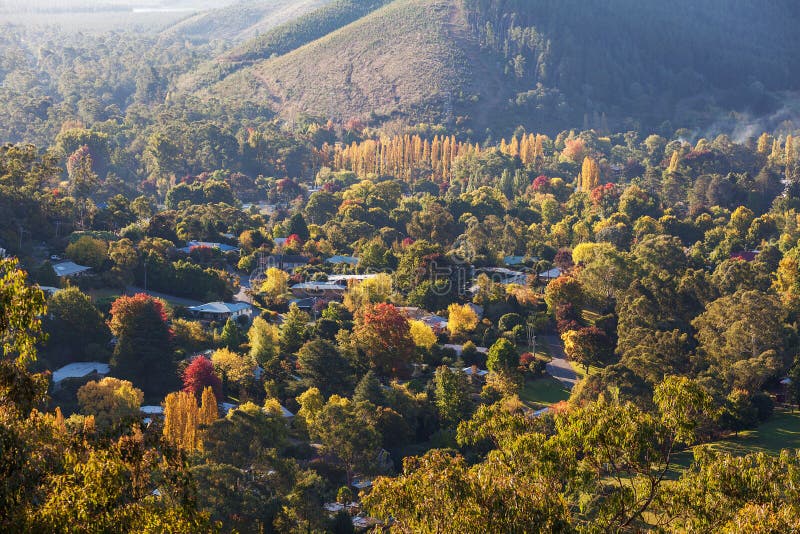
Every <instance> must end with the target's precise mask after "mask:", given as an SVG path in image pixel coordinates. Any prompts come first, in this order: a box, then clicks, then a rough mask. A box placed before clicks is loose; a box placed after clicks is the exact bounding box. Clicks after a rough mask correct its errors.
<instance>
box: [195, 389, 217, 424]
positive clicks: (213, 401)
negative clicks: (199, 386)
mask: <svg viewBox="0 0 800 534" xmlns="http://www.w3.org/2000/svg"><path fill="white" fill-rule="evenodd" d="M198 419H199V422H200V424H201V425H210V424H211V423H213V422H214V421H216V420H217V419H219V408H218V407H217V397H216V396H215V395H214V389H213V388H212V387H211V386H206V387H205V388H204V389H203V395H202V396H201V398H200V413H199V415H198Z"/></svg>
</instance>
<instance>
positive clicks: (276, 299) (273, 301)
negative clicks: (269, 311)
mask: <svg viewBox="0 0 800 534" xmlns="http://www.w3.org/2000/svg"><path fill="white" fill-rule="evenodd" d="M264 276H265V277H264V281H263V282H261V285H260V286H259V287H258V292H259V293H260V294H262V295H263V296H264V300H265V301H266V303H267V304H269V305H270V306H280V305H282V304H285V303H286V300H287V297H286V295H287V294H288V293H289V273H287V272H285V271H282V270H281V269H278V268H277V267H270V268H269V269H267V271H266V273H264Z"/></svg>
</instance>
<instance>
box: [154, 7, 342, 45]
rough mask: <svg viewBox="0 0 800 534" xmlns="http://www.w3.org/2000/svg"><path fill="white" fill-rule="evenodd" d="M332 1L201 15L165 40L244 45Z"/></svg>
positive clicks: (182, 23) (172, 30)
mask: <svg viewBox="0 0 800 534" xmlns="http://www.w3.org/2000/svg"><path fill="white" fill-rule="evenodd" d="M330 2H331V0H271V1H269V2H264V1H263V0H250V1H245V2H238V3H236V4H233V5H230V6H225V7H222V8H219V9H212V10H208V11H201V12H199V13H197V14H195V15H193V16H191V17H188V18H186V19H184V20H182V21H180V22H178V23H177V24H174V25H172V26H170V27H169V28H167V29H166V30H164V31H163V32H162V35H164V36H165V37H181V38H184V39H191V40H203V41H205V40H213V39H220V40H224V41H229V42H234V43H238V42H242V41H245V40H248V39H253V38H256V37H257V36H258V35H259V34H263V33H265V32H268V31H269V30H271V29H272V28H274V27H277V26H280V25H282V24H286V23H288V22H290V21H292V20H294V19H296V18H298V17H302V16H303V15H305V14H306V13H309V12H312V11H315V10H317V9H318V8H320V7H322V6H324V5H325V4H328V3H330Z"/></svg>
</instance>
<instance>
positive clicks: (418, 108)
mask: <svg viewBox="0 0 800 534" xmlns="http://www.w3.org/2000/svg"><path fill="white" fill-rule="evenodd" d="M459 16H460V13H459V12H458V11H457V10H455V9H453V4H452V2H446V1H443V0H397V1H395V2H392V3H391V4H390V5H388V6H386V7H384V8H382V9H379V10H377V11H375V12H373V13H371V14H370V15H368V16H366V17H363V18H361V19H359V20H358V21H356V22H354V23H352V24H350V25H347V26H345V27H344V28H341V29H339V30H337V31H335V32H333V33H330V34H328V35H326V36H325V37H323V38H322V39H318V40H316V41H313V42H311V43H309V44H307V45H305V46H302V47H300V48H298V49H297V50H294V51H292V52H290V53H288V54H285V55H282V56H279V57H274V58H272V59H269V60H264V61H261V62H258V63H256V64H255V65H253V66H251V67H248V68H246V69H243V70H242V71H240V72H237V73H236V74H233V75H231V76H229V77H228V78H226V79H225V80H224V81H222V82H221V83H219V84H217V85H215V86H213V87H211V88H210V90H209V91H207V92H206V93H205V96H207V97H208V98H212V99H214V98H220V99H238V100H251V101H257V102H265V101H268V102H270V103H271V104H272V105H273V106H274V107H275V108H276V109H277V110H278V111H280V112H281V113H283V114H284V115H285V116H291V115H293V114H296V113H299V112H305V111H311V112H314V113H319V114H323V115H329V116H333V117H338V118H341V119H347V118H349V117H359V116H363V115H364V114H365V113H371V114H373V115H379V116H381V117H384V118H390V117H392V116H394V115H396V114H398V113H403V114H411V115H414V116H415V117H418V118H420V119H423V118H426V117H428V118H430V119H434V118H439V117H440V116H441V114H442V112H443V110H444V109H445V107H446V106H447V102H448V100H450V99H452V95H453V94H454V93H457V92H458V91H460V90H461V89H463V88H465V87H469V86H470V85H471V84H472V80H473V76H472V73H473V69H472V68H471V67H470V56H469V53H470V52H471V53H473V54H478V49H477V44H475V45H474V46H473V47H472V49H471V50H470V46H469V45H468V44H465V43H462V42H461V41H462V36H461V35H459V34H460V33H462V32H463V29H464V22H465V21H464V20H463V19H461V20H459Z"/></svg>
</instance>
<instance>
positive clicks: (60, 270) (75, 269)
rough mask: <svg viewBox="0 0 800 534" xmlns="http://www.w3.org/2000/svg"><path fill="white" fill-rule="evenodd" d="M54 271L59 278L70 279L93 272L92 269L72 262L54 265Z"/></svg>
mask: <svg viewBox="0 0 800 534" xmlns="http://www.w3.org/2000/svg"><path fill="white" fill-rule="evenodd" d="M53 270H54V271H55V272H56V275H57V276H58V277H59V278H69V277H70V276H80V275H82V274H84V273H86V272H88V271H91V270H92V268H91V267H86V266H85V265H78V264H77V263H75V262H72V261H62V262H61V263H56V264H54V265H53Z"/></svg>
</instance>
